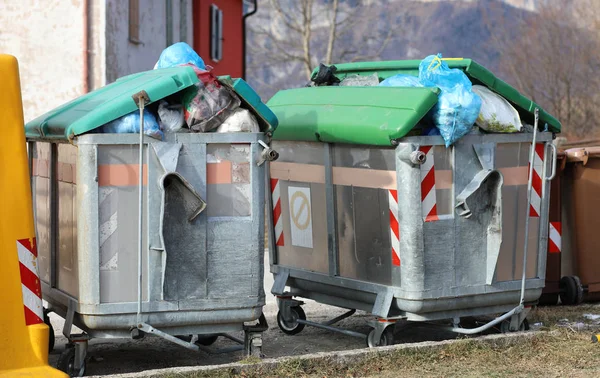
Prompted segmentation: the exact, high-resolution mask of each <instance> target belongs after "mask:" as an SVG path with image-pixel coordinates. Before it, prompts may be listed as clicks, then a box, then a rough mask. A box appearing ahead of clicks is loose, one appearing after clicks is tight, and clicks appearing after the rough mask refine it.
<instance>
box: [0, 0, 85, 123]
mask: <svg viewBox="0 0 600 378" xmlns="http://www.w3.org/2000/svg"><path fill="white" fill-rule="evenodd" d="M83 27H84V4H83V1H64V0H45V1H36V0H20V1H0V53H3V54H11V55H14V56H16V57H17V59H18V60H19V70H20V74H21V89H22V95H23V107H24V112H25V121H29V120H32V119H33V118H35V117H37V116H38V115H41V114H43V113H44V112H46V111H48V110H51V109H53V108H54V107H56V106H58V105H61V104H63V103H65V102H67V101H69V100H71V99H73V98H75V97H77V96H79V95H81V94H82V93H83V91H84V89H85V85H84V82H85V80H84V66H83V64H82V62H83V60H84V56H85V53H84V43H83V36H84V33H83Z"/></svg>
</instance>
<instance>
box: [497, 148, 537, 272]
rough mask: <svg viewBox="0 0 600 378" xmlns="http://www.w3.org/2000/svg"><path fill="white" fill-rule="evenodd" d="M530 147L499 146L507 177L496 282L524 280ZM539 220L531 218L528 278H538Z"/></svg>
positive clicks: (499, 164) (500, 163) (500, 166)
mask: <svg viewBox="0 0 600 378" xmlns="http://www.w3.org/2000/svg"><path fill="white" fill-rule="evenodd" d="M529 148H530V144H529V143H500V144H498V146H497V152H496V165H497V167H498V169H499V170H500V172H501V173H502V174H503V176H504V185H503V187H502V204H503V209H502V216H503V221H502V224H503V228H502V233H503V238H502V247H501V249H500V256H499V258H498V268H497V270H496V280H497V281H498V282H502V281H512V280H518V279H520V278H521V273H522V269H523V268H522V267H523V246H524V243H525V218H526V214H530V211H529V210H528V209H527V176H528V174H529V172H528V166H529ZM539 225H540V223H539V217H530V220H529V236H530V238H529V246H528V248H529V249H528V253H527V256H528V259H527V277H528V278H532V277H536V276H537V270H536V269H537V262H538V241H539Z"/></svg>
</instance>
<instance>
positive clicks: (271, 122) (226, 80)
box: [219, 76, 279, 132]
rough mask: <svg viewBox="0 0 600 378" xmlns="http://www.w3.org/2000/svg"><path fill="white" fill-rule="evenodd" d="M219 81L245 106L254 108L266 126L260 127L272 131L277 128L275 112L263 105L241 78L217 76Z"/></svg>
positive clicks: (256, 94)
mask: <svg viewBox="0 0 600 378" xmlns="http://www.w3.org/2000/svg"><path fill="white" fill-rule="evenodd" d="M219 81H220V82H221V83H223V84H225V85H226V86H228V87H229V88H231V89H233V90H234V91H235V92H236V93H237V94H238V95H239V96H240V98H241V100H242V101H243V102H244V104H245V105H246V106H248V107H249V108H251V109H252V110H254V113H255V114H256V115H257V116H258V118H259V121H262V122H261V123H263V124H264V125H261V126H266V127H261V129H262V130H264V131H266V132H273V131H275V129H276V128H277V125H278V123H279V121H278V120H277V117H276V116H275V114H274V113H273V112H272V111H271V109H269V107H268V106H267V105H265V104H264V103H263V102H262V100H261V99H260V96H259V95H258V93H256V92H255V91H254V89H252V87H251V86H250V85H248V83H246V82H245V81H244V80H243V79H232V78H231V76H219Z"/></svg>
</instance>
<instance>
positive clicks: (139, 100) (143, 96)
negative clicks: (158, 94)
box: [131, 91, 150, 108]
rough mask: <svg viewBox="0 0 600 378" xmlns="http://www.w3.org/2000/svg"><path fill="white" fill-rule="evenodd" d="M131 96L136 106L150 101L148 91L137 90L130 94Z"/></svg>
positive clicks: (141, 105)
mask: <svg viewBox="0 0 600 378" xmlns="http://www.w3.org/2000/svg"><path fill="white" fill-rule="evenodd" d="M131 98H133V102H135V105H136V106H137V107H138V108H143V107H144V106H145V105H146V104H147V103H149V102H150V97H148V93H146V91H139V92H138V93H136V94H134V95H133V96H131Z"/></svg>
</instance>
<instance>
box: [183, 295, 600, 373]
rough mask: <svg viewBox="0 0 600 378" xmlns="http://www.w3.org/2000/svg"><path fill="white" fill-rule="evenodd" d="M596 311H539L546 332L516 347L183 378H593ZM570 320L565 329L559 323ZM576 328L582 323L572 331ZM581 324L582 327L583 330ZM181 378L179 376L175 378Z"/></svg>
mask: <svg viewBox="0 0 600 378" xmlns="http://www.w3.org/2000/svg"><path fill="white" fill-rule="evenodd" d="M585 313H595V314H598V313H600V307H599V306H589V305H587V306H579V307H552V308H538V309H535V310H533V311H532V313H531V314H530V316H529V318H530V321H531V323H532V324H534V323H539V322H543V323H544V325H545V329H546V330H547V331H546V332H539V333H537V334H535V335H533V336H530V337H527V338H523V339H521V340H519V341H517V342H505V341H503V340H504V339H498V340H497V341H495V342H489V341H487V342H482V341H481V340H477V338H474V339H464V340H460V341H458V342H455V343H452V344H447V345H443V346H434V347H421V348H410V349H408V348H407V349H398V350H392V351H381V352H377V353H369V354H366V355H363V356H362V357H356V358H354V359H352V360H347V359H346V360H340V359H337V358H319V359H312V360H311V359H291V360H287V361H284V362H282V363H280V364H278V365H276V366H273V365H266V364H260V363H259V364H254V365H248V366H244V367H242V368H234V369H231V368H229V369H220V370H216V371H215V370H213V371H206V372H198V373H193V374H189V375H185V376H186V377H194V378H203V377H247V378H258V377H310V378H317V377H319V378H320V377H328V378H330V377H384V378H391V377H398V376H403V377H506V376H511V377H597V376H600V345H599V344H594V343H592V342H591V336H592V334H594V333H600V325H598V324H597V323H593V322H591V321H589V320H587V319H585V318H584V317H583V314H585ZM561 319H568V320H569V323H568V324H567V323H565V322H560V323H559V320H561ZM576 323H580V324H579V326H576V325H575V324H576ZM581 323H585V326H583V327H582V324H581ZM178 376H179V377H180V376H181V375H178Z"/></svg>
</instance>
